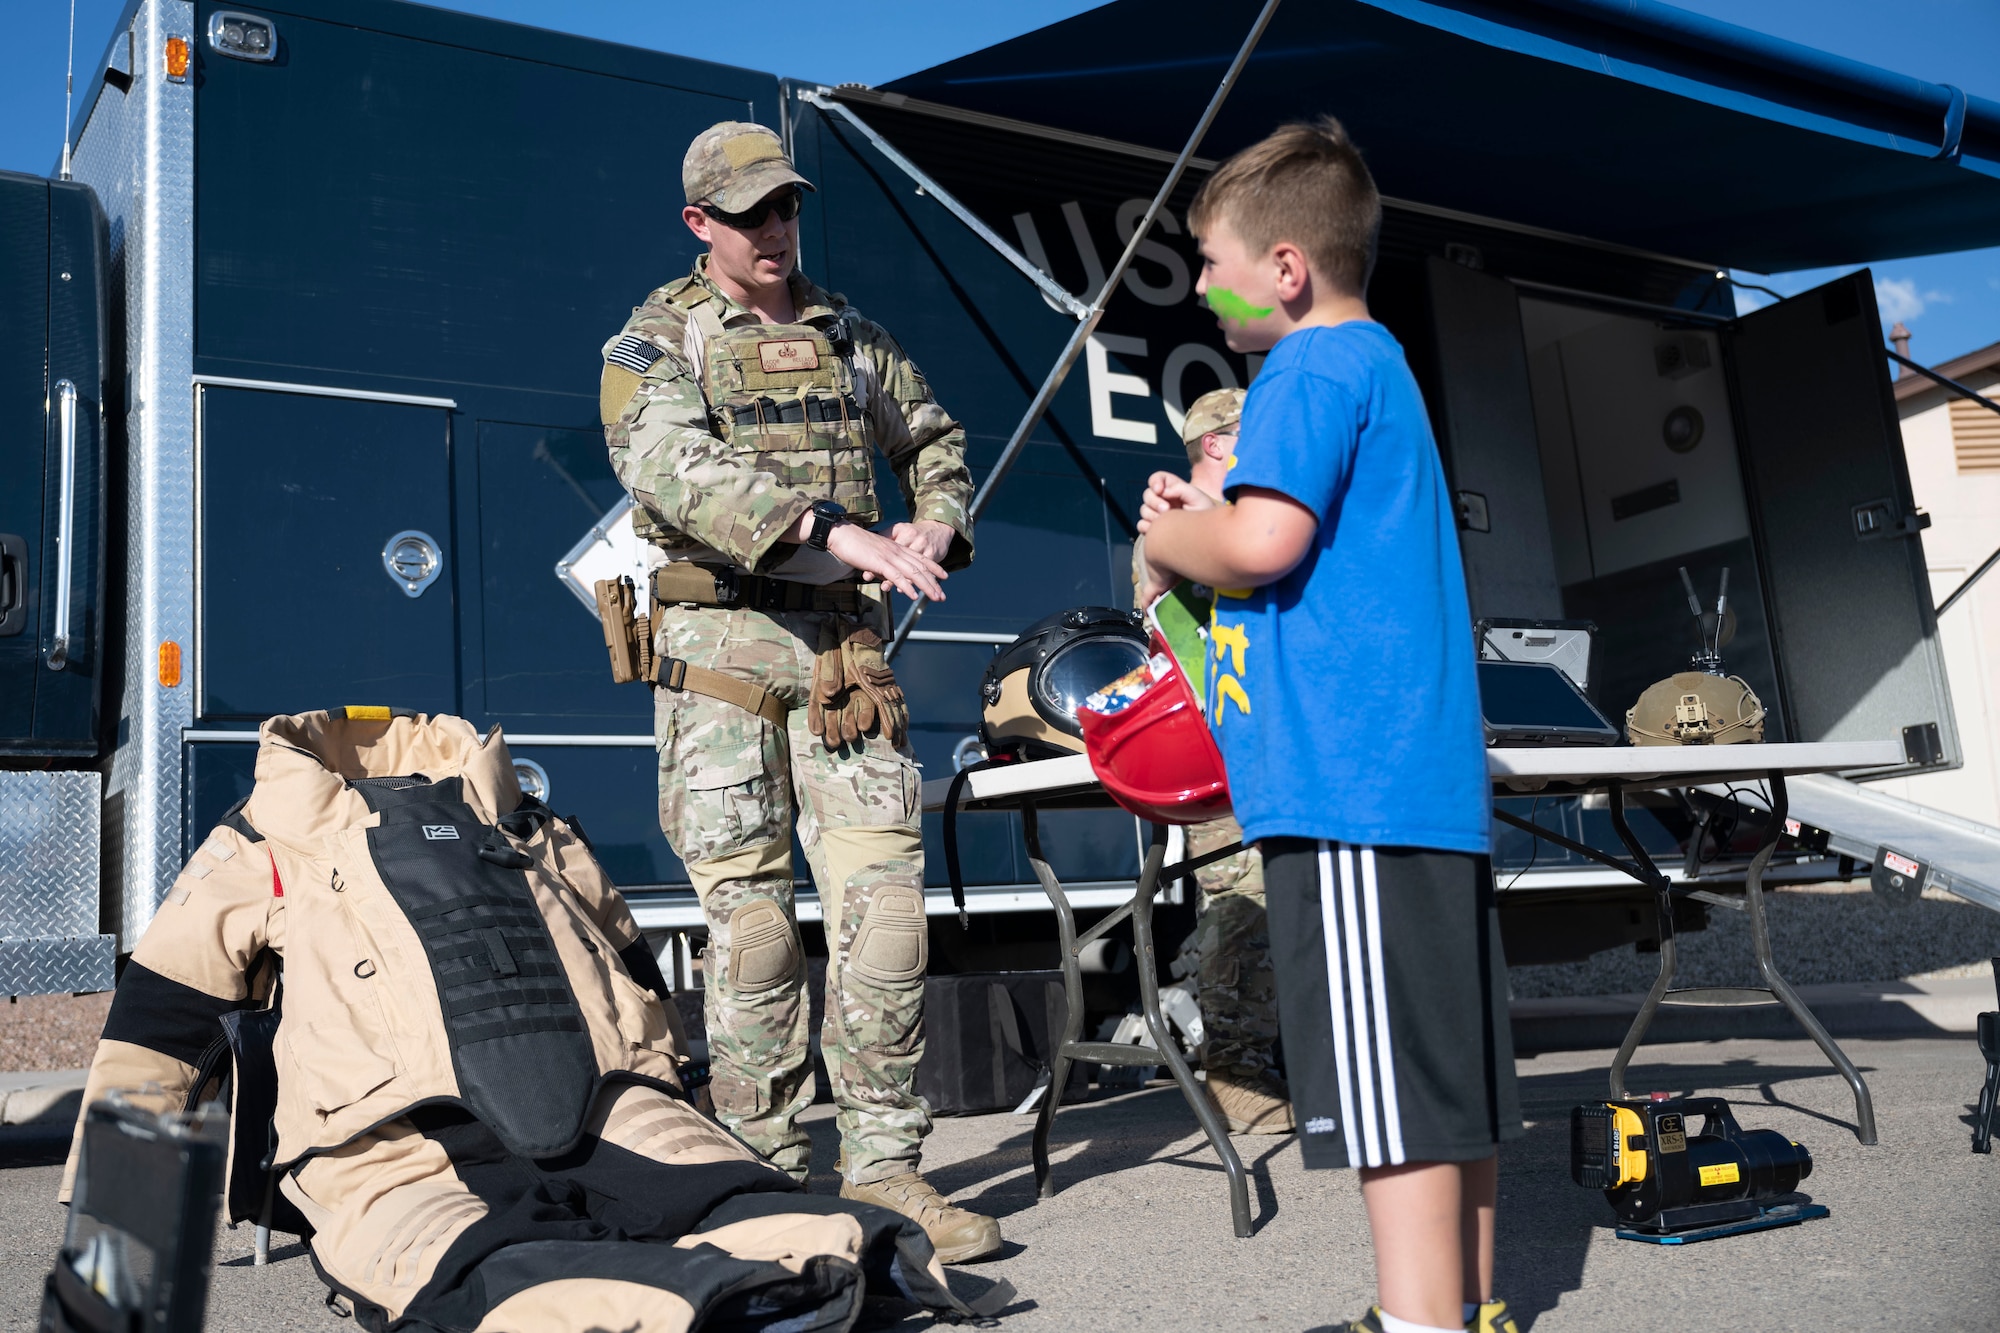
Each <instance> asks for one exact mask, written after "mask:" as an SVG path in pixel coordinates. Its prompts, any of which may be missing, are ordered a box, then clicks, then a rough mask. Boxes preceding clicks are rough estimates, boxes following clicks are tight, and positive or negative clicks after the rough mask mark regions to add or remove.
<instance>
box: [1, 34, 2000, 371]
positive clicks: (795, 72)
mask: <svg viewBox="0 0 2000 1333" xmlns="http://www.w3.org/2000/svg"><path fill="white" fill-rule="evenodd" d="M1299 2H1301V0H1294V3H1299ZM245 7H246V8H254V6H250V5H246V6H245ZM444 7H445V8H450V9H459V10H465V11H468V12H471V13H476V14H484V15H486V16H488V17H491V18H500V19H508V20H511V21H513V22H517V23H529V24H534V25H537V26H539V27H545V28H558V29H562V30H564V31H567V32H574V33H580V34H582V35H584V36H589V37H600V38H605V39H607V40H611V41H620V42H627V43H630V44H632V45H635V46H649V47H655V48H658V49H660V50H666V51H674V52H677V53H679V54H682V55H690V56H698V57H701V58H704V59H708V60H719V61H723V62H725V63H728V64H733V65H746V66H749V67H751V68H754V69H764V70H771V71H774V72H776V73H780V74H787V75H792V76H794V77H798V78H811V79H818V80H821V81H823V82H826V83H844V82H861V83H884V82H887V81H888V80H890V79H893V78H895V77H897V76H898V75H901V74H907V73H910V72H912V71H914V70H919V69H923V68H925V67H927V66H930V65H934V64H936V63H938V62H939V61H942V60H948V59H950V58H951V57H953V56H957V55H963V54H964V53H966V52H968V51H975V50H978V49H979V48H981V47H983V46H988V45H991V44H992V43H994V42H997V41H1001V40H1004V39H1005V38H1007V37H1011V36H1013V35H1015V34H1017V33H1022V32H1026V31H1029V30H1030V29H1033V28H1037V27H1040V26H1042V25H1043V24H1047V23H1053V22H1055V21H1056V20H1058V19H1061V18H1064V17H1067V16H1068V15H1070V14H1075V13H1079V12H1081V11H1083V10H1085V9H1088V8H1091V7H1092V6H1091V4H1089V3H1086V2H1085V0H1010V2H1009V3H1007V4H1005V5H982V4H967V3H963V0H961V2H960V3H957V4H940V3H937V0H845V3H838V4H827V3H824V2H823V0H821V2H818V3H805V2H804V0H764V3H762V4H759V5H758V6H756V9H755V14H756V21H755V22H754V23H742V24H735V23H730V22H728V21H727V19H728V17H729V16H731V15H732V14H736V13H740V12H744V11H742V10H740V9H738V8H736V7H734V6H725V5H693V4H687V3H683V2H679V0H653V2H652V3H645V4H642V3H639V0H561V3H558V0H456V3H447V4H446V5H444ZM1681 7H1682V8H1684V9H1690V10H1693V11H1695V12H1697V13H1701V14H1706V15H1708V16H1710V17H1712V18H1718V19H1724V20H1726V21H1728V22H1731V23H1738V24H1741V25H1743V26H1745V27H1750V28H1756V29H1759V30H1761V31H1763V32H1768V33H1771V34H1773V35H1775V36H1779V37H1783V38H1786V39H1788V40H1791V41H1795V42H1802V43H1805V44H1806V45H1809V46H1816V47H1819V48H1821V49H1822V50H1827V51H1832V52H1835V53H1836V54H1839V55H1844V56H1848V57H1850V58H1852V59H1856V60H1864V61H1867V62H1869V63H1870V64H1875V65H1880V66H1883V67H1884V68H1887V69H1893V70H1897V71H1899V72H1901V73H1905V74H1911V75H1915V76H1916V77H1918V78H1923V79H1929V80H1932V81H1934V82H1940V83H1953V84H1957V85H1958V86H1959V87H1961V88H1964V89H1965V90H1966V91H1967V92H1970V93H1974V94H1977V95H1980V96H1984V97H1989V98H1993V99H1995V100H2000V59H1996V53H2000V2H1996V0H1896V3H1893V4H1891V3H1887V2H1886V0H1681ZM122 8H123V6H122V3H120V0H76V33H77V36H76V50H77V67H78V80H79V82H82V81H83V80H84V79H86V78H87V77H88V73H89V71H90V70H91V69H93V68H94V66H95V62H96V60H97V57H98V55H99V54H100V53H101V52H102V51H103V49H104V45H105V42H106V41H107V40H108V38H109V36H110V33H111V28H112V25H113V24H114V23H115V22H116V21H117V18H118V14H119V12H120V10H121V9H122ZM8 10H9V14H8V36H9V46H10V48H11V49H12V50H13V51H14V55H13V57H12V58H11V59H10V60H9V61H8V77H7V79H5V80H4V81H0V169H6V170H12V171H26V172H32V173H35V174H41V173H45V172H48V171H50V170H51V169H52V167H53V165H54V163H55V161H56V158H57V156H58V154H59V152H60V149H61V144H62V107H63V97H62V91H63V83H62V80H63V58H64V42H65V36H66V29H67V25H68V18H69V6H68V4H67V3H66V0H10V3H9V5H8ZM1190 36H1191V38H1192V37H1193V36H1194V35H1193V34H1190ZM1873 267H1874V270H1875V277H1876V296H1877V299H1878V301H1879V302H1880V303H1881V306H1882V313H1883V319H1884V323H1885V324H1887V323H1889V322H1892V321H1894V320H1897V319H1901V320H1902V321H1903V323H1904V324H1905V325H1906V326H1907V327H1908V328H1909V329H1910V331H1911V333H1912V334H1913V335H1914V338H1913V341H1912V344H1911V352H1912V354H1913V355H1914V356H1916V357H1917V358H1918V359H1920V360H1923V361H1926V362H1933V363H1934V362H1937V361H1942V360H1945V359H1947V358H1949V357H1952V356H1956V355H1958V354H1960V353H1962V352H1967V351H1971V350H1973V349H1975V348H1978V347H1984V346H1985V345H1987V344H1988V343H1992V342H2000V248H1996V249H1992V250H1976V251H1969V252H1966V253H1963V254H1957V255H1937V256H1930V257H1927V258H1922V259H1900V260H1896V259H1892V260H1887V261H1881V262H1877V263H1876V264H1875V265H1873ZM1844 271H1845V270H1841V269H1828V270H1819V271H1814V272H1809V273H1793V274H1779V275H1774V276H1770V277H1768V278H1766V279H1765V281H1767V282H1768V285H1769V286H1771V287H1774V288H1776V289H1777V290H1779V291H1782V292H1786V293H1791V292H1795V291H1804V290H1805V289H1807V288H1808V287H1811V286H1814V285H1815V284H1816V283H1818V282H1822V281H1824V280H1826V279H1827V278H1829V277H1832V276H1834V275H1835V274H1837V273H1840V272H1844ZM1744 297H1745V300H1744V304H1746V305H1748V304H1750V301H1751V299H1753V298H1752V294H1750V293H1744Z"/></svg>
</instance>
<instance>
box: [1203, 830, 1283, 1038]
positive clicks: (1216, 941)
mask: <svg viewBox="0 0 2000 1333" xmlns="http://www.w3.org/2000/svg"><path fill="white" fill-rule="evenodd" d="M1242 836H1243V830H1242V829H1240V828H1238V827H1237V824H1236V821H1235V820H1234V819H1231V818H1229V817H1228V816H1226V815H1225V816H1224V817H1223V818H1221V819H1217V820H1212V821H1210V822H1209V823H1206V824H1196V825H1193V826H1192V827H1190V828H1189V829H1188V831H1187V851H1188V855H1189V856H1200V855H1201V854H1202V853H1204V852H1208V851H1213V850H1214V849H1215V848H1217V847H1226V846H1228V845H1229V844H1230V843H1232V842H1235V841H1237V840H1238V839H1240V838H1241V837H1242ZM1195 883H1196V884H1197V885H1199V886H1200V889H1201V899H1200V904H1199V906H1198V907H1197V908H1196V918H1195V939H1196V943H1197V944H1198V946H1199V948H1200V951H1201V969H1200V971H1199V972H1198V973H1197V974H1196V981H1197V987H1198V991H1199V994H1198V995H1197V997H1196V998H1197V999H1198V1000H1199V1002H1200V1004H1201V1024H1202V1034H1203V1040H1202V1046H1201V1063H1202V1067H1203V1068H1204V1069H1218V1070H1221V1069H1229V1070H1235V1071H1236V1072H1238V1073H1241V1074H1243V1075H1245V1076H1248V1077H1254V1076H1256V1075H1258V1074H1261V1073H1263V1072H1265V1071H1266V1070H1268V1069H1270V1067H1271V1047H1272V1045H1273V1044H1274V1043H1276V1041H1277V1040H1278V992H1277V980H1276V978H1275V977H1274V976H1273V974H1272V972H1271V934H1270V928H1269V926H1268V925H1267V924H1266V923H1265V918H1264V865H1263V862H1262V861H1260V860H1259V859H1258V857H1257V851H1256V849H1255V848H1254V847H1253V848H1246V849H1245V850H1243V851H1242V852H1239V853H1238V854H1236V855H1235V856H1231V857H1225V858H1224V859H1223V860H1220V861H1217V862H1216V863H1215V864H1213V865H1209V866H1204V867H1202V868H1201V869H1200V870H1197V871H1196V872H1195Z"/></svg>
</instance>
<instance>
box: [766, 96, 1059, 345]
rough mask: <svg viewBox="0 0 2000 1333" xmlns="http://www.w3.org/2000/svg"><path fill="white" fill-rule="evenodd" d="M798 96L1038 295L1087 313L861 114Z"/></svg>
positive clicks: (821, 99) (823, 98)
mask: <svg viewBox="0 0 2000 1333" xmlns="http://www.w3.org/2000/svg"><path fill="white" fill-rule="evenodd" d="M799 98H800V100H802V101H804V102H807V103H809V104H811V105H813V106H816V107H818V108H819V109H820V110H822V111H826V112H830V113H831V114H833V115H836V116H839V117H840V118H841V119H842V120H844V121H846V122H847V123H848V124H850V125H852V126H853V127H854V128H855V129H857V130H859V131H861V136H862V137H863V138H864V139H866V140H868V142H869V143H871V144H874V145H875V151H876V152H878V153H880V154H881V155H882V156H884V157H886V158H888V159H889V161H890V162H892V163H894V164H895V166H896V167H897V169H899V170H900V171H901V172H902V173H903V174H904V175H905V176H908V177H909V178H910V179H911V180H913V181H915V182H916V183H917V193H918V194H924V195H929V196H930V197H931V198H933V199H935V200H937V201H938V202H939V203H940V204H943V205H944V207H945V211H946V212H948V213H950V214H951V215H952V216H953V217H955V218H957V219H958V220H959V221H960V222H963V223H964V224H965V225H966V226H967V227H969V228H971V230H972V234H973V235H975V236H977V237H978V238H979V239H980V240H982V241H984V242H986V243H987V244H988V245H990V246H992V247H993V248H994V250H996V251H998V252H999V255H1000V257H1001V258H1002V259H1004V260H1006V261H1007V262H1008V263H1010V264H1012V265H1013V266H1014V267H1015V268H1017V269H1020V270H1021V272H1022V273H1024V274H1026V275H1027V277H1028V280H1029V281H1030V282H1032V283H1034V284H1035V285H1036V286H1037V287H1039V288H1041V289H1042V295H1044V296H1046V297H1048V298H1049V300H1051V301H1054V302H1055V303H1056V304H1057V305H1059V306H1061V307H1062V308H1063V309H1065V310H1067V311H1069V313H1070V314H1072V315H1074V316H1076V317H1077V318H1078V319H1083V318H1085V317H1086V316H1088V315H1089V314H1090V307H1089V306H1087V305H1085V304H1084V303H1083V302H1081V301H1079V300H1077V299H1076V298H1075V297H1074V296H1071V295H1070V294H1069V292H1068V291H1067V290H1065V289H1064V288H1063V287H1062V286H1061V285H1060V284H1058V283H1057V282H1056V280H1055V279H1054V278H1051V277H1050V276H1049V275H1048V274H1046V273H1044V272H1042V271H1041V270H1040V269H1038V268H1036V267H1035V264H1034V261H1033V260H1031V259H1029V258H1028V257H1027V256H1026V255H1024V254H1022V253H1021V252H1020V251H1019V250H1016V249H1015V248H1014V247H1013V246H1011V245H1009V244H1007V242H1006V241H1004V240H1002V239H1001V237H1000V235H999V233H998V232H996V231H994V230H993V228H991V227H989V226H987V225H986V223H985V222H984V221H982V220H981V219H980V217H979V215H978V214H977V213H975V212H973V211H972V210H971V209H969V208H967V207H966V206H965V205H964V204H961V203H960V202H959V201H958V200H957V199H956V198H954V197H953V196H952V194H951V192H950V191H948V190H946V189H945V188H944V187H943V186H942V185H939V184H938V183H937V182H936V181H935V180H932V179H931V177H930V176H929V174H928V173H926V172H925V171H924V170H923V168H921V167H919V166H918V165H917V164H916V163H914V162H912V161H910V159H909V158H907V157H904V156H903V155H902V154H901V153H899V152H897V151H896V149H895V146H894V145H892V144H891V143H890V142H889V141H888V140H887V139H884V138H883V137H882V136H881V135H879V134H877V133H876V132H875V131H874V129H873V128H872V127H870V126H869V125H868V124H867V123H866V122H865V121H863V120H862V119H861V117H859V116H857V115H855V114H854V112H853V111H851V110H850V109H848V108H847V107H846V106H845V105H843V104H841V103H839V102H836V101H834V100H833V99H832V98H830V97H828V96H826V95H825V92H824V91H823V90H822V91H818V92H813V91H802V92H800V93H799Z"/></svg>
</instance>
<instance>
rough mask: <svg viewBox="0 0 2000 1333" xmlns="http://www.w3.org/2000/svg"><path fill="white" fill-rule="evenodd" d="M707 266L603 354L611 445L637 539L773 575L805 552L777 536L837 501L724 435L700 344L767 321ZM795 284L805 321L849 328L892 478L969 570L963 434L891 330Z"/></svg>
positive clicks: (855, 367) (657, 296)
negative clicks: (948, 537) (949, 533)
mask: <svg viewBox="0 0 2000 1333" xmlns="http://www.w3.org/2000/svg"><path fill="white" fill-rule="evenodd" d="M707 262H708V257H707V256H706V255H703V256H701V257H700V258H699V259H697V260H696V261H695V268H694V272H693V273H691V274H690V275H689V276H687V277H685V278H681V279H678V280H677V281H675V282H672V283H669V284H667V285H666V286H664V287H661V288H659V289H658V290H657V291H655V292H653V293H652V294H651V295H650V296H648V297H647V298H646V301H645V304H643V305H641V306H640V307H638V308H637V309H636V310H634V311H633V312H632V318H631V319H629V320H627V321H626V323H625V327H624V328H622V329H620V330H619V332H618V334H617V335H616V336H615V337H613V338H612V339H611V340H610V341H609V342H607V343H606V344H605V346H604V358H605V368H604V380H603V392H602V395H601V399H600V407H601V409H602V412H603V417H604V421H605V429H604V434H605V442H606V444H607V446H608V447H609V449H610V451H611V466H612V468H613V470H614V471H616V473H617V474H618V480H619V481H620V482H621V483H622V484H623V485H624V487H625V489H626V490H627V491H629V492H631V494H632V497H633V499H634V501H635V502H636V503H637V504H638V506H639V511H640V513H639V517H638V520H637V527H638V529H639V534H640V536H642V537H644V538H646V539H647V540H649V541H652V542H653V543H654V544H656V545H658V546H659V547H661V548H662V549H664V550H665V551H666V552H667V553H668V555H669V556H671V557H673V558H675V559H697V560H701V561H703V562H704V563H711V564H731V565H735V566H737V567H739V568H741V569H744V570H748V571H750V572H752V573H757V574H770V573H772V572H774V571H775V570H776V569H777V567H778V566H779V565H781V564H784V563H785V562H786V561H787V560H788V559H791V558H793V557H795V556H796V554H797V547H796V546H792V545H781V544H780V541H779V539H780V538H781V537H782V536H783V535H784V534H785V533H786V532H787V531H789V530H791V528H792V527H793V526H794V525H795V524H796V523H797V522H798V521H799V519H800V518H801V517H802V516H803V515H804V514H805V512H806V510H807V509H808V508H810V507H811V505H812V504H813V502H814V501H816V500H821V499H825V498H828V495H827V493H826V492H825V491H824V490H822V489H818V488H814V487H810V486H799V485H794V484H790V483H789V482H788V481H787V480H786V479H785V478H783V477H780V476H778V475H776V474H775V473H774V472H773V471H772V470H770V469H769V468H768V467H760V466H759V461H758V458H757V456H756V455H755V454H754V453H752V452H749V451H745V450H742V449H738V448H735V447H732V446H731V445H730V444H728V443H727V442H725V441H724V439H723V438H722V437H721V436H720V435H719V434H718V433H717V429H716V422H715V421H714V419H713V417H712V415H711V411H712V406H713V405H712V402H711V397H712V395H709V394H705V393H704V392H703V381H702V376H703V373H704V368H705V367H706V365H707V360H706V358H705V356H704V350H703V349H704V344H705V342H706V340H707V339H708V338H709V337H710V336H712V335H713V334H714V333H715V332H716V331H718V330H728V329H734V328H739V327H743V326H747V325H756V324H758V323H759V322H760V321H759V319H758V316H757V315H756V314H754V313H753V312H751V311H750V310H748V309H746V308H744V307H743V306H741V305H739V304H737V303H736V302H735V301H734V300H732V299H730V298H729V297H728V296H727V295H725V294H724V293H723V292H722V291H721V290H720V289H719V288H718V287H717V286H716V285H715V284H714V283H713V282H712V281H710V279H709V277H708V274H707ZM790 283H791V290H792V300H793V303H794V306H795V308H796V310H797V312H798V319H797V322H798V323H799V324H801V325H806V326H810V327H811V328H814V329H816V330H818V331H820V332H821V333H822V334H826V335H828V336H832V335H833V334H834V333H835V332H836V331H837V328H838V326H840V325H841V324H842V323H843V322H844V325H845V331H846V334H847V338H848V339H851V341H852V344H853V351H852V353H851V354H850V355H849V356H848V357H847V360H848V364H849V367H850V369H851V370H852V372H853V373H852V378H853V384H854V395H853V396H854V399H855V402H856V405H857V406H858V408H859V410H860V412H861V414H862V417H863V419H864V424H865V427H866V430H867V433H868V435H869V438H870V439H871V440H872V441H873V443H874V445H875V447H876V448H878V449H879V450H880V451H881V453H882V455H883V457H884V458H886V459H887V460H888V463H889V466H890V467H891V468H892V469H893V470H894V472H895V474H896V480H897V482H898V484H899V485H900V486H901V488H902V493H903V501H904V504H905V506H906V507H907V508H908V510H909V514H910V517H911V519H912V520H913V521H917V520H923V519H933V520H936V521H937V522H940V523H945V524H948V525H949V526H950V527H951V528H952V530H953V531H954V532H955V533H957V536H956V537H955V538H954V539H953V541H952V544H951V549H950V550H949V551H948V552H947V553H946V555H945V558H944V560H943V561H942V563H943V565H944V567H945V568H946V569H947V570H952V569H959V568H962V567H964V566H965V565H967V564H969V563H970V562H971V560H972V525H971V522H970V519H969V517H968V514H967V510H968V507H969V505H970V503H971V500H972V476H971V474H970V473H969V472H968V471H967V470H966V465H965V432H964V430H963V429H962V428H961V427H960V426H959V424H958V423H957V422H955V421H953V420H952V419H951V417H949V416H948V415H946V413H945V411H944V409H943V408H941V407H939V406H938V404H937V401H936V400H935V399H934V398H932V397H931V390H930V385H929V384H928V383H927V382H926V381H925V380H924V376H923V373H922V372H921V371H919V370H918V369H917V367H916V364H915V363H914V362H913V361H911V360H910V358H909V356H908V355H907V354H906V353H905V352H904V351H903V349H902V348H901V347H900V346H898V345H897V343H896V340H895V339H894V338H892V337H890V336H889V333H888V331H887V330H885V329H883V328H882V327H881V326H880V325H878V324H876V323H874V322H873V321H871V320H869V319H866V318H864V317H863V316H862V315H861V314H859V313H858V312H857V311H855V310H854V309H853V308H852V307H851V306H849V305H848V304H847V303H846V300H845V299H844V298H843V297H841V296H840V295H838V294H836V293H830V292H827V291H825V290H823V289H822V288H820V287H819V286H817V285H816V284H814V283H813V282H811V281H810V280H808V279H806V278H804V277H802V276H800V275H798V274H793V275H792V277H791V279H790ZM809 581H810V580H809Z"/></svg>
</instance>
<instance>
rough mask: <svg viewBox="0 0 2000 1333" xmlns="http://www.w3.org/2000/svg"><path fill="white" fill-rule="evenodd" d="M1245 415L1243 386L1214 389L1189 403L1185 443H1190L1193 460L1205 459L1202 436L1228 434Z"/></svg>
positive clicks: (1183, 441)
mask: <svg viewBox="0 0 2000 1333" xmlns="http://www.w3.org/2000/svg"><path fill="white" fill-rule="evenodd" d="M1242 418H1243V390H1241V389H1211V390H1210V391H1209V392H1207V393H1205V394H1203V395H1202V396H1201V397H1199V398H1197V399H1195V400H1194V402H1192V403H1190V404H1189V405H1188V410H1187V419H1186V420H1184V421H1182V422H1181V443H1182V444H1184V445H1186V446H1187V451H1188V461H1189V462H1190V463H1194V462H1199V461H1200V460H1201V437H1202V436H1204V435H1208V434H1215V435H1227V434H1229V433H1230V432H1231V431H1233V430H1235V429H1236V423H1237V422H1239V421H1240V420H1242Z"/></svg>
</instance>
